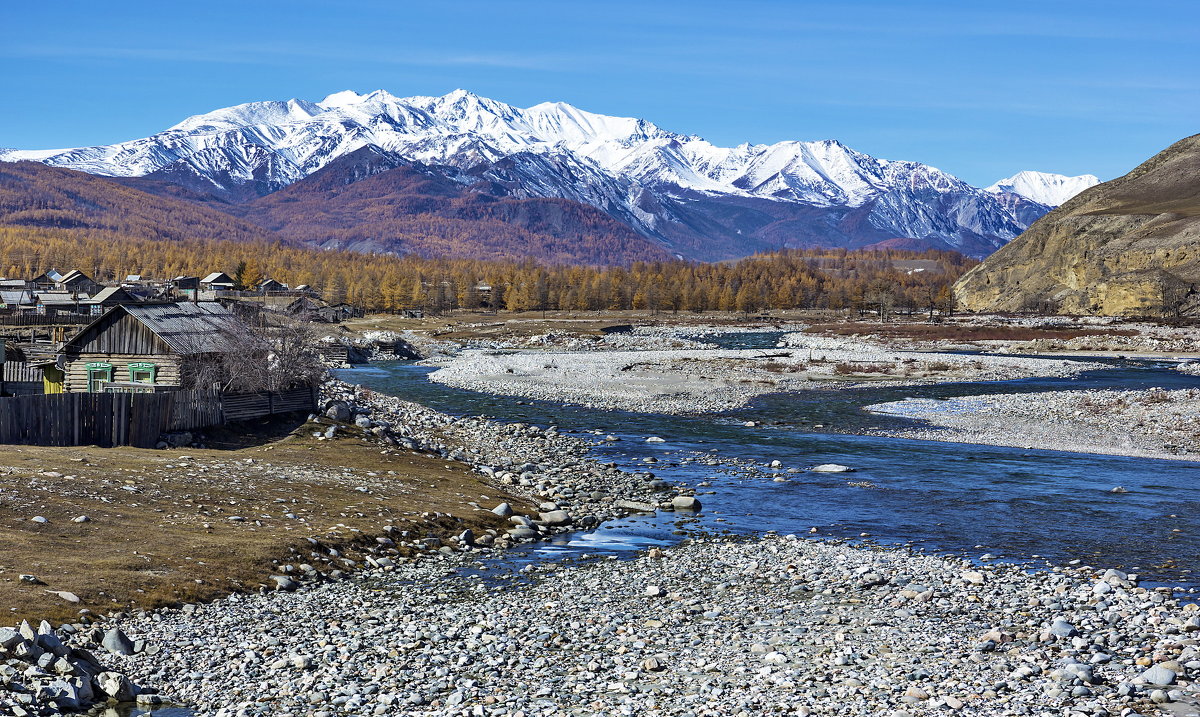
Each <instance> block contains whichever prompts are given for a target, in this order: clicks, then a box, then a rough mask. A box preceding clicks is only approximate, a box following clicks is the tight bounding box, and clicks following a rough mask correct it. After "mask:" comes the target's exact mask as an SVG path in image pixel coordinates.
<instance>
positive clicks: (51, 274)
mask: <svg viewBox="0 0 1200 717" xmlns="http://www.w3.org/2000/svg"><path fill="white" fill-rule="evenodd" d="M62 278H63V275H62V274H61V273H59V271H58V269H50V270H48V271H45V272H42V273H41V274H38V275H37V276H35V277H33V278H32V279H30V280H29V284H30V286H31V287H32V288H34V289H40V290H42V291H49V290H51V289H53V288H54V286H55V285H56V284H58V282H59V281H61V280H62Z"/></svg>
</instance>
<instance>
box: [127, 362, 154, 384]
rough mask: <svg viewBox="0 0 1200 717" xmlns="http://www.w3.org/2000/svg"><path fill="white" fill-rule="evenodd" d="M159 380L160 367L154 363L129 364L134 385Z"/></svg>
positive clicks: (130, 376)
mask: <svg viewBox="0 0 1200 717" xmlns="http://www.w3.org/2000/svg"><path fill="white" fill-rule="evenodd" d="M156 378H158V366H157V365H156V364H152V363H131V364H129V380H130V382H132V383H154V380H155V379H156Z"/></svg>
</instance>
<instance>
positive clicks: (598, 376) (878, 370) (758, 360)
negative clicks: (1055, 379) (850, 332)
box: [430, 333, 1098, 414]
mask: <svg viewBox="0 0 1200 717" xmlns="http://www.w3.org/2000/svg"><path fill="white" fill-rule="evenodd" d="M671 337H674V334H671ZM638 340H644V341H645V342H646V343H645V346H644V347H642V348H638V349H636V350H633V349H632V347H631V348H627V349H624V350H612V349H610V350H589V351H557V350H555V351H550V350H545V351H542V350H536V351H535V350H519V351H518V350H509V351H504V350H468V351H463V352H461V353H459V354H457V355H454V356H449V357H441V358H438V359H436V360H435V361H431V362H430V363H431V364H432V365H435V366H437V367H438V370H436V371H434V372H433V373H432V374H430V379H431V380H433V381H437V382H439V383H443V384H446V385H449V386H454V387H457V388H465V389H469V390H475V391H484V392H490V393H499V394H505V395H511V396H520V397H524V398H531V399H540V400H549V401H561V402H566V403H575V404H581V405H585V406H588V407H592V408H603V409H612V410H625V411H637V412H648V413H668V414H700V413H713V412H720V411H727V410H731V409H735V408H738V407H741V406H743V405H745V404H746V403H747V402H749V401H750V400H751V399H752V398H754V397H755V396H760V395H763V394H767V393H780V392H785V391H798V390H805V389H812V388H845V387H853V386H861V385H864V384H865V383H870V384H872V385H886V386H903V385H914V384H920V383H931V382H944V381H997V380H1006V379H1015V378H1025V377H1030V376H1071V375H1075V374H1078V373H1081V372H1083V371H1086V370H1089V369H1092V368H1097V367H1098V365H1097V364H1092V363H1087V362H1083V361H1071V360H1064V359H1055V358H1027V357H1014V356H992V355H962V354H952V353H933V352H923V351H901V350H895V349H889V348H887V347H885V346H882V345H880V344H877V343H872V342H867V341H862V340H858V339H848V338H841V337H823V336H815V335H811V334H804V333H791V334H786V335H784V336H783V338H782V340H781V341H780V342H779V346H777V347H775V348H772V349H739V350H728V349H663V348H660V347H659V343H658V342H659V341H660V340H661V337H657V336H656V335H654V334H649V335H648V336H647V337H645V338H644V339H639V338H638V337H637V336H632V337H628V336H627V337H626V339H625V341H626V342H633V343H635V342H636V341H638Z"/></svg>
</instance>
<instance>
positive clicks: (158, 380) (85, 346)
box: [61, 301, 254, 393]
mask: <svg viewBox="0 0 1200 717" xmlns="http://www.w3.org/2000/svg"><path fill="white" fill-rule="evenodd" d="M246 331H247V327H246V324H245V323H244V322H243V321H242V320H241V319H239V318H238V317H237V316H236V315H234V314H233V312H231V311H229V310H228V309H226V308H225V307H223V306H221V305H220V304H218V303H216V302H207V301H206V302H199V303H186V302H185V303H177V304H135V305H120V306H114V307H113V308H111V309H109V310H108V311H107V312H106V313H105V314H104V315H103V316H101V317H100V318H98V319H96V320H95V321H93V322H92V323H91V324H89V325H88V326H87V327H85V328H84V329H83V330H82V331H80V332H79V334H77V335H76V336H75V338H73V339H71V340H70V341H68V342H67V343H66V344H64V345H63V348H62V361H61V365H62V366H63V371H64V373H65V378H64V385H63V390H64V391H66V392H67V393H81V392H89V393H98V392H106V391H139V392H140V391H147V392H148V391H156V390H171V389H174V388H179V387H186V388H201V387H203V388H207V386H198V385H197V382H198V381H199V380H200V376H201V375H202V374H203V376H205V377H211V376H212V366H213V365H214V364H217V363H220V359H221V358H222V357H223V356H225V355H228V354H230V353H236V352H237V351H238V350H239V346H241V345H242V344H243V343H244V342H243V340H242V337H244V336H245V334H246ZM247 359H248V360H254V359H253V358H251V357H247Z"/></svg>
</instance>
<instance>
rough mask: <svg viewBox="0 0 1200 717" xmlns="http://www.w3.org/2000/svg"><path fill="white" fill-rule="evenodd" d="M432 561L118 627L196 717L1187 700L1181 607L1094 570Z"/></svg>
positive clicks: (773, 554) (1095, 705)
mask: <svg viewBox="0 0 1200 717" xmlns="http://www.w3.org/2000/svg"><path fill="white" fill-rule="evenodd" d="M477 557H478V555H477V554H476V553H461V554H453V555H441V554H438V555H434V556H433V557H429V558H423V559H420V560H417V561H415V562H411V563H406V564H400V565H397V566H395V567H394V568H390V569H388V570H387V571H386V572H376V573H372V574H362V575H359V576H356V577H354V578H351V579H349V580H346V581H343V582H338V583H328V584H323V585H319V586H315V587H312V588H308V589H305V590H301V591H298V592H294V593H286V594H279V593H274V594H266V595H248V596H235V597H231V598H229V599H226V600H222V601H220V602H218V603H215V604H212V605H206V606H200V607H195V608H194V609H191V610H188V611H180V610H167V611H163V612H158V613H154V614H149V615H136V616H129V617H126V618H123V619H121V620H119V621H116V622H115V623H114V624H117V625H119V626H120V628H121V629H122V630H123V631H124V632H125V633H126V634H128V635H129V637H130V638H132V639H135V640H143V641H145V642H146V644H151V645H155V646H157V654H154V655H149V654H144V653H143V654H136V655H131V656H121V655H112V656H111V657H110V658H109V659H111V660H112V661H114V662H115V663H116V664H117V665H119V666H120V667H121V668H123V669H124V670H125V671H126V672H127V673H128V674H129V675H130V676H131V677H132V678H133V679H134V680H135V681H139V682H144V683H153V684H157V685H161V686H162V687H163V688H164V690H165V691H166V692H167V693H168V694H169V696H171V697H173V698H176V699H179V700H182V701H184V702H186V703H189V704H192V705H195V706H196V707H197V710H198V712H199V713H201V714H205V715H218V716H221V717H233V716H234V715H279V716H286V715H315V716H317V717H326V716H332V715H489V716H490V715H495V716H497V717H499V716H502V715H507V716H512V717H516V716H518V715H529V716H532V715H601V714H603V715H695V716H697V717H700V716H706V715H714V716H715V715H722V716H724V715H761V714H780V715H783V714H787V715H807V714H820V715H891V716H892V717H901V716H902V715H924V714H946V713H953V712H961V713H962V714H971V715H1068V716H1071V717H1074V716H1084V715H1118V714H1119V715H1129V714H1133V713H1135V712H1137V713H1143V714H1153V713H1156V712H1157V707H1156V705H1157V704H1166V703H1189V702H1194V700H1195V697H1196V687H1195V685H1194V684H1193V682H1192V677H1193V676H1194V675H1195V674H1196V673H1197V671H1198V670H1200V652H1198V650H1197V642H1196V640H1195V639H1193V638H1194V636H1195V632H1196V631H1197V630H1200V611H1198V608H1197V606H1196V605H1195V604H1182V603H1181V601H1179V600H1177V599H1175V598H1174V597H1172V596H1171V595H1170V594H1168V593H1166V592H1161V591H1155V590H1147V589H1144V588H1139V587H1136V576H1132V575H1126V574H1124V573H1121V572H1119V571H1113V570H1110V571H1100V570H1092V569H1090V568H1082V567H1081V568H1073V569H1065V570H1063V569H1060V570H1055V571H1049V572H1039V573H1027V572H1024V571H1022V570H1021V569H1019V568H1016V567H1013V566H1005V565H989V566H985V567H978V566H973V565H971V564H969V563H966V562H964V561H962V560H957V559H947V558H940V557H930V556H922V555H914V554H909V553H907V552H906V551H904V550H897V549H891V550H879V549H871V548H870V547H852V546H849V545H843V544H836V543H822V542H815V541H807V540H798V539H796V538H794V537H792V536H789V537H786V538H785V537H775V536H767V537H765V538H761V539H755V540H723V539H703V538H702V539H696V540H693V541H691V542H687V543H684V544H681V545H679V546H677V547H674V548H671V549H669V550H666V551H658V550H652V551H651V552H650V553H648V554H644V555H642V556H640V557H638V558H637V559H635V560H630V561H621V560H612V559H609V560H597V561H586V562H583V563H582V564H578V565H554V564H544V565H540V566H538V567H536V568H534V569H532V570H531V571H530V572H528V573H525V574H524V575H521V576H519V577H521V578H524V579H517V577H518V576H511V577H510V578H508V579H501V580H499V581H497V582H493V583H485V582H484V581H483V580H480V579H477V578H473V577H470V576H464V575H463V574H462V573H460V572H458V569H459V568H462V567H464V566H465V567H470V566H471V565H472V564H473V563H474V562H475V561H476V559H477Z"/></svg>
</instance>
